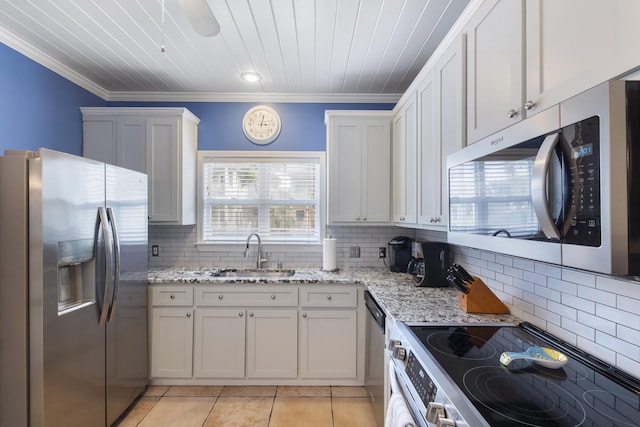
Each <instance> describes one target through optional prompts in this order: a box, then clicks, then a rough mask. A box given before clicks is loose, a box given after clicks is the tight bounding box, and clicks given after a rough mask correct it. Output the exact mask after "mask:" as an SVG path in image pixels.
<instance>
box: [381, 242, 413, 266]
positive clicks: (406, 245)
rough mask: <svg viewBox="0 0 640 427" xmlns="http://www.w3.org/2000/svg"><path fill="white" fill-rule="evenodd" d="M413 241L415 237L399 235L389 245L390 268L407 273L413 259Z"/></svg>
mask: <svg viewBox="0 0 640 427" xmlns="http://www.w3.org/2000/svg"><path fill="white" fill-rule="evenodd" d="M411 243H413V239H411V238H410V237H405V236H397V237H394V238H393V239H391V241H389V244H388V245H387V247H388V249H387V251H388V252H389V269H390V270H391V271H394V272H396V273H406V272H407V268H408V266H409V262H410V261H411Z"/></svg>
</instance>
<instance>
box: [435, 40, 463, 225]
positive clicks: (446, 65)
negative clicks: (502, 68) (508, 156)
mask: <svg viewBox="0 0 640 427" xmlns="http://www.w3.org/2000/svg"><path fill="white" fill-rule="evenodd" d="M465 49H466V38H465V36H464V35H463V34H461V35H460V36H458V38H456V39H455V40H454V41H453V43H452V44H451V46H450V47H449V48H448V49H447V50H446V51H445V53H444V54H443V55H442V58H441V59H440V60H439V61H438V62H437V63H436V66H435V69H436V82H437V89H438V92H437V105H436V110H437V112H438V114H437V118H438V123H437V125H436V126H435V127H436V129H438V130H439V132H440V133H439V135H438V138H437V141H438V142H439V144H438V151H439V157H438V160H437V162H436V163H437V164H436V165H435V169H436V170H437V174H438V175H437V177H436V178H435V179H436V183H437V185H435V186H434V187H433V188H434V193H433V197H434V200H435V203H434V205H433V220H432V219H431V217H430V218H429V223H430V224H432V225H436V226H441V227H446V225H447V224H448V220H449V176H448V172H447V156H448V155H449V154H451V153H454V152H456V151H458V150H459V149H461V148H462V147H463V146H464V143H465V138H466V132H465V129H466V123H465V117H466V116H465V106H466V103H465V95H466V93H465V86H466V85H465V76H466V75H465V63H466V50H465Z"/></svg>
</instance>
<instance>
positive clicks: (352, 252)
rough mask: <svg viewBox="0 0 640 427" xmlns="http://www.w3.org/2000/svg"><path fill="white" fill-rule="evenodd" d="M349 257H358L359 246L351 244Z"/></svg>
mask: <svg viewBox="0 0 640 427" xmlns="http://www.w3.org/2000/svg"><path fill="white" fill-rule="evenodd" d="M349 258H360V246H351V247H350V248H349Z"/></svg>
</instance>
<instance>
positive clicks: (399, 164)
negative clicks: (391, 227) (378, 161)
mask: <svg viewBox="0 0 640 427" xmlns="http://www.w3.org/2000/svg"><path fill="white" fill-rule="evenodd" d="M417 120H418V112H417V106H416V95H415V94H412V96H410V97H408V98H407V99H406V101H405V103H404V105H403V106H402V107H401V108H400V111H399V113H398V115H397V116H396V118H395V120H394V132H393V144H394V150H393V153H394V171H393V179H394V183H395V184H394V221H395V222H396V223H398V224H401V225H402V224H408V225H409V224H416V223H417V214H418V206H417V191H418V190H417V189H418V184H417V181H418V170H417V167H418V159H417V153H418V151H417V148H418V122H417Z"/></svg>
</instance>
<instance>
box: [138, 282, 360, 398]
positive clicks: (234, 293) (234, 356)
mask: <svg viewBox="0 0 640 427" xmlns="http://www.w3.org/2000/svg"><path fill="white" fill-rule="evenodd" d="M151 288H152V291H151V292H150V295H151V306H152V309H151V322H150V325H151V329H152V330H151V334H150V336H151V339H152V343H151V349H152V351H151V359H152V363H151V366H152V370H151V377H152V378H151V380H152V383H155V384H178V383H179V384H199V385H204V384H212V385H213V384H238V385H241V384H300V385H313V384H336V385H342V384H344V385H360V384H361V383H362V382H363V377H364V368H363V366H364V365H363V363H364V332H365V331H364V329H363V328H364V311H363V310H364V305H363V304H359V300H360V299H361V297H362V292H363V291H362V287H361V286H355V285H354V286H351V285H327V286H324V285H323V286H320V285H311V286H305V285H282V286H281V285H275V284H268V285H243V284H228V285H196V286H189V285H175V286H174V285H154V286H152V287H151ZM360 359H362V360H360ZM192 361H193V369H192ZM178 379H179V381H178ZM177 381H178V382H177Z"/></svg>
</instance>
